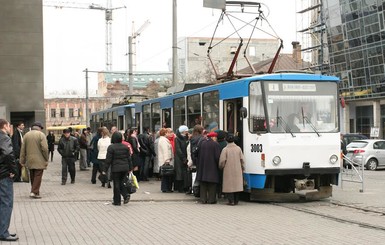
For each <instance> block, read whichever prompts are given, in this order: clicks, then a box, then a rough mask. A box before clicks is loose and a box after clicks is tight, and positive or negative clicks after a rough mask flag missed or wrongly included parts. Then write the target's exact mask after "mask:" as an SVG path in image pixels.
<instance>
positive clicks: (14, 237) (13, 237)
mask: <svg viewBox="0 0 385 245" xmlns="http://www.w3.org/2000/svg"><path fill="white" fill-rule="evenodd" d="M17 240H19V237H17V236H16V234H15V236H11V235H9V236H8V237H0V241H7V242H15V241H17Z"/></svg>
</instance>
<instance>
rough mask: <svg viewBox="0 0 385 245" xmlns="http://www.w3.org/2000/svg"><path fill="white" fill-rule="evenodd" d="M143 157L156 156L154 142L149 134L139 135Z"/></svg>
mask: <svg viewBox="0 0 385 245" xmlns="http://www.w3.org/2000/svg"><path fill="white" fill-rule="evenodd" d="M138 142H139V144H140V155H141V156H155V150H154V142H153V141H152V138H151V136H150V135H149V134H148V133H143V134H139V135H138Z"/></svg>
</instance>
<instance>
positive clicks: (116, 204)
mask: <svg viewBox="0 0 385 245" xmlns="http://www.w3.org/2000/svg"><path fill="white" fill-rule="evenodd" d="M112 205H114V206H120V203H114V202H113V203H112Z"/></svg>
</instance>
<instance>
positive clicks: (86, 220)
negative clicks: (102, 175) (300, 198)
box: [0, 152, 385, 245]
mask: <svg viewBox="0 0 385 245" xmlns="http://www.w3.org/2000/svg"><path fill="white" fill-rule="evenodd" d="M76 167H77V176H76V183H75V184H69V183H67V184H66V185H64V186H62V185H61V164H60V157H59V155H58V153H57V152H55V157H54V162H52V163H51V162H50V164H49V166H48V170H47V171H45V173H44V176H43V183H42V187H41V196H42V199H31V198H29V192H30V185H29V184H28V183H15V184H14V190H15V203H14V212H13V216H12V222H11V227H10V231H11V232H16V233H17V234H18V236H19V237H20V240H19V241H18V242H16V243H12V244H293V243H294V244H306V245H308V244H320V243H325V244H365V243H366V244H369V243H381V242H383V241H384V239H385V233H384V232H380V231H375V230H362V228H361V227H358V226H354V225H347V224H341V223H336V222H333V221H328V220H325V219H322V218H320V217H313V216H309V215H307V214H304V213H298V212H296V211H293V210H286V209H285V208H284V207H277V206H274V205H270V204H264V203H245V202H241V203H240V205H239V206H236V207H230V206H227V205H224V202H225V200H220V202H219V204H217V205H201V204H197V203H196V201H197V199H196V198H194V197H193V196H191V195H185V194H184V193H162V192H161V191H160V181H157V180H151V181H150V182H140V183H139V184H140V189H139V190H138V192H137V193H135V194H133V195H132V196H131V201H130V203H129V204H127V205H123V204H122V206H113V205H111V204H110V203H111V200H112V189H108V188H102V187H100V184H99V182H98V184H96V185H93V184H91V181H90V179H91V171H79V165H78V163H77V164H76ZM365 173H366V174H367V175H366V182H365V189H364V192H363V193H360V192H359V189H360V186H359V184H355V183H344V188H343V189H341V188H340V187H338V186H337V187H334V194H333V197H332V198H330V199H328V200H325V201H322V202H319V203H320V204H317V205H321V206H323V207H324V212H325V213H328V212H331V210H330V209H329V207H327V204H328V203H329V202H335V203H341V204H344V205H345V204H346V205H351V206H354V207H361V208H368V209H370V210H377V211H381V210H382V211H383V210H384V207H385V198H384V194H385V191H384V188H381V187H383V186H384V185H385V177H384V176H385V171H383V170H382V171H381V170H380V171H376V172H371V171H366V172H365ZM310 205H313V204H310ZM314 205H315V204H314ZM314 205H313V206H314ZM317 209H319V208H317ZM332 212H335V213H337V212H338V213H339V212H342V211H341V209H335V210H332ZM343 212H345V213H347V214H346V215H349V213H350V212H354V211H349V210H344V211H343ZM377 218H378V217H377ZM376 222H377V223H379V222H381V219H378V221H376ZM346 232H349V233H350V232H351V233H352V235H349V237H346V236H341V234H345V233H346ZM278 234H280V235H278ZM362 234H365V236H362ZM0 244H8V243H6V242H1V243H0Z"/></svg>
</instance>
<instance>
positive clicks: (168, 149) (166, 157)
mask: <svg viewBox="0 0 385 245" xmlns="http://www.w3.org/2000/svg"><path fill="white" fill-rule="evenodd" d="M157 158H158V163H159V167H161V166H162V165H163V164H164V163H165V162H166V161H168V162H169V163H170V165H174V161H173V159H174V154H173V153H172V146H171V143H170V141H169V140H168V139H167V138H166V137H164V136H160V137H159V143H158V154H157Z"/></svg>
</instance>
